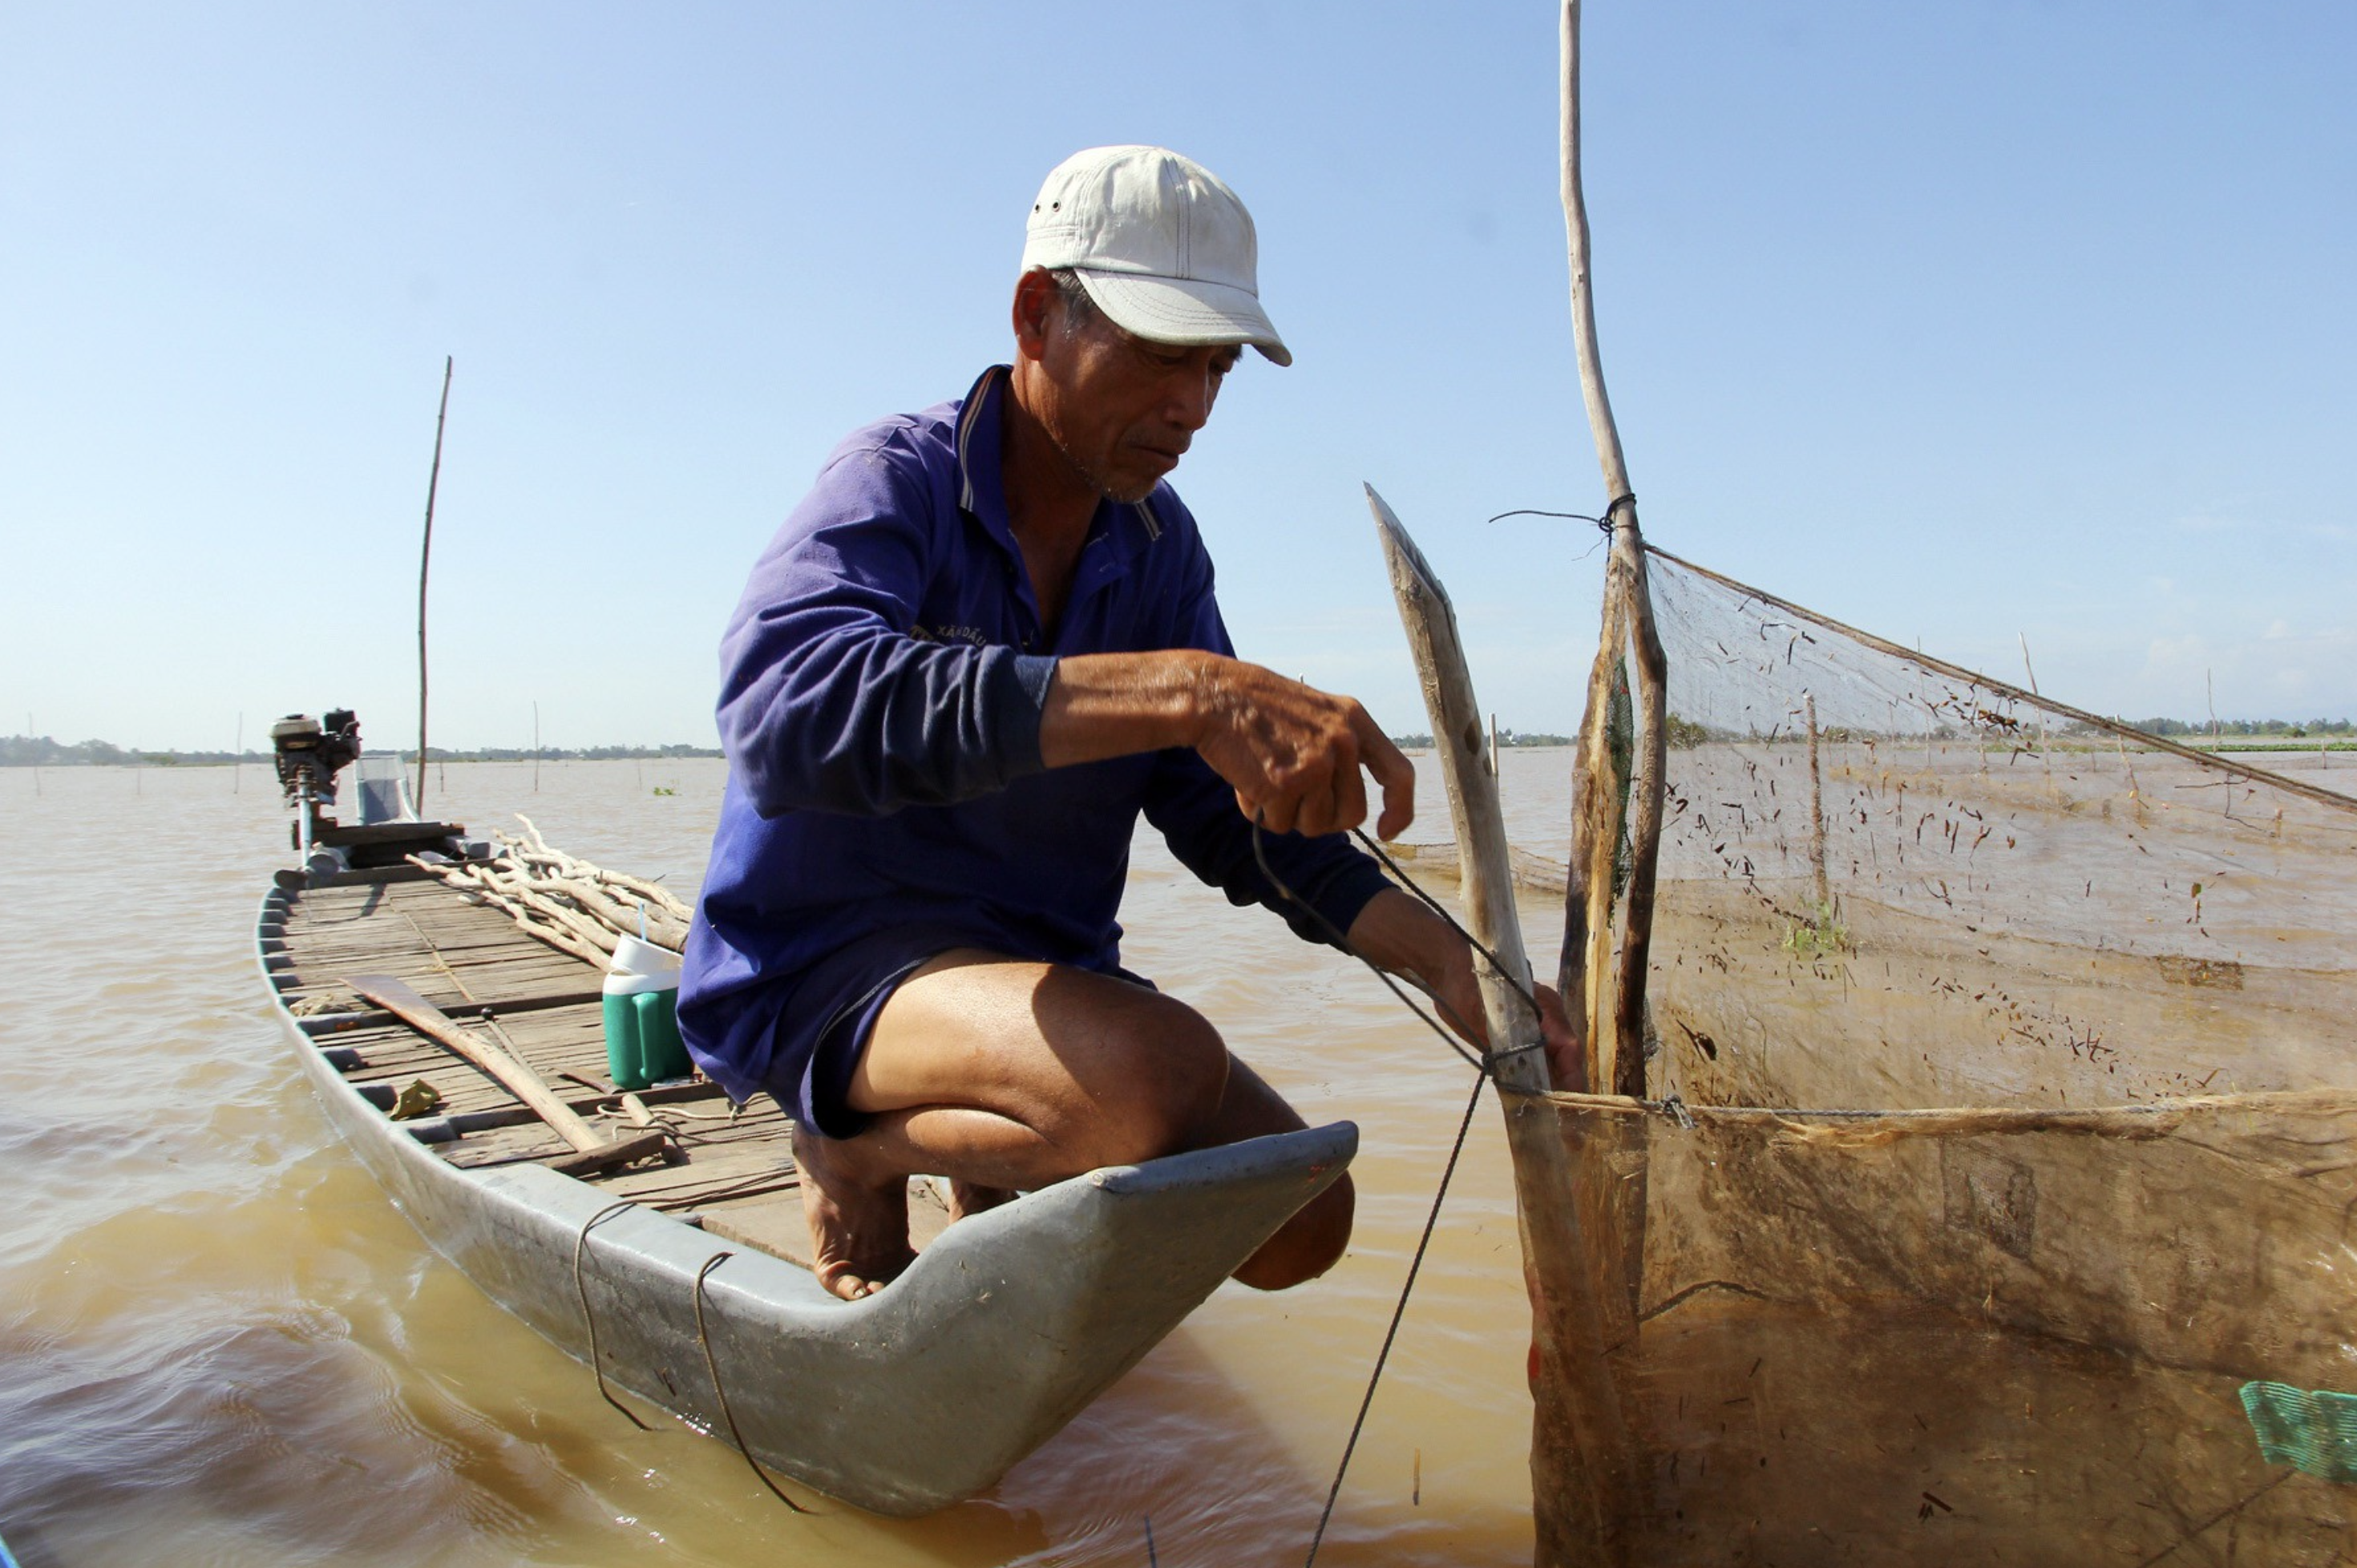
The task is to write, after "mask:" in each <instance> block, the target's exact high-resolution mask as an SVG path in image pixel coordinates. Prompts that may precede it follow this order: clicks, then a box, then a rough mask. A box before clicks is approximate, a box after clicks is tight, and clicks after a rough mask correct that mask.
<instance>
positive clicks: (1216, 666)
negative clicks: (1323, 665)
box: [1194, 659, 1415, 839]
mask: <svg viewBox="0 0 2357 1568" xmlns="http://www.w3.org/2000/svg"><path fill="white" fill-rule="evenodd" d="M1198 680H1199V682H1200V693H1201V694H1200V698H1199V706H1200V711H1201V713H1202V715H1203V718H1202V727H1201V729H1200V731H1199V732H1198V734H1197V736H1196V737H1195V742H1194V745H1195V749H1196V750H1197V751H1199V752H1200V753H1201V754H1202V757H1203V760H1204V761H1206V762H1208V763H1210V764H1211V767H1212V769H1213V770H1214V771H1216V772H1217V773H1218V774H1219V776H1220V777H1221V778H1222V779H1226V780H1227V781H1228V782H1229V783H1230V784H1232V785H1233V786H1235V791H1236V806H1237V809H1238V810H1240V811H1243V814H1244V815H1245V816H1247V817H1251V818H1253V819H1254V820H1255V821H1257V822H1259V823H1260V824H1261V826H1263V827H1265V828H1266V829H1268V830H1269V831H1270V832H1280V833H1282V832H1302V833H1310V834H1317V833H1332V832H1342V831H1343V830H1345V829H1348V828H1355V827H1357V826H1358V825H1359V824H1360V823H1361V822H1365V821H1366V820H1367V790H1366V786H1365V785H1364V784H1363V783H1361V780H1360V779H1359V769H1360V768H1365V769H1366V770H1367V772H1368V773H1370V774H1372V776H1373V777H1374V780H1375V783H1376V784H1377V785H1378V786H1379V787H1380V788H1381V789H1383V817H1382V819H1381V820H1380V821H1379V822H1377V823H1376V825H1375V836H1376V837H1378V838H1386V839H1387V838H1393V837H1395V836H1397V835H1398V834H1399V833H1401V832H1404V831H1405V829H1406V827H1407V825H1408V823H1409V822H1412V821H1414V820H1415V767H1414V766H1413V765H1412V764H1411V763H1410V762H1409V761H1408V759H1407V758H1406V757H1405V756H1403V755H1402V754H1401V752H1400V748H1399V747H1398V746H1394V745H1393V744H1392V743H1391V738H1390V737H1389V736H1386V735H1384V734H1383V731H1382V730H1380V729H1378V728H1376V727H1375V721H1374V720H1373V719H1372V718H1370V717H1369V716H1368V714H1367V710H1366V709H1364V708H1362V707H1361V706H1360V705H1359V703H1358V702H1357V700H1356V699H1355V698H1351V697H1337V696H1334V695H1331V694H1330V693H1325V692H1321V691H1318V689H1317V688H1316V687H1314V686H1305V685H1303V684H1302V683H1301V682H1298V681H1288V680H1286V678H1285V677H1284V676H1282V675H1279V674H1277V673H1276V672H1275V671H1272V670H1264V669H1263V668H1261V667H1260V666H1259V665H1257V664H1246V663H1244V662H1243V661H1242V660H1234V659H1222V660H1218V661H1217V662H1215V663H1211V664H1208V665H1206V666H1204V667H1203V669H1202V670H1201V671H1200V674H1199V676H1198Z"/></svg>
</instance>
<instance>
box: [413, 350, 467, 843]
mask: <svg viewBox="0 0 2357 1568" xmlns="http://www.w3.org/2000/svg"><path fill="white" fill-rule="evenodd" d="M456 366H457V360H454V359H453V358H452V357H451V356H449V355H447V354H445V355H444V356H443V357H442V408H441V412H439V413H436V415H435V416H434V468H433V471H432V472H431V473H430V474H428V475H427V476H426V479H425V543H424V544H422V545H420V546H419V547H418V552H417V800H416V802H415V804H416V807H417V809H418V811H421V812H422V811H425V575H426V569H427V568H428V567H430V566H431V565H432V564H434V497H435V493H436V491H438V490H439V489H441V488H442V430H443V426H445V425H446V424H448V423H449V421H450V372H451V371H452V370H453V369H454V368H456Z"/></svg>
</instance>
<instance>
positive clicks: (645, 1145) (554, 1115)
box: [344, 974, 664, 1173]
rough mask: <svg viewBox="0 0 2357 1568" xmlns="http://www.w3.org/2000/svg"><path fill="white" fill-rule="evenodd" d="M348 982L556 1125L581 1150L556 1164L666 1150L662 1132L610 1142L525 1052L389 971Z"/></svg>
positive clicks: (593, 1163)
mask: <svg viewBox="0 0 2357 1568" xmlns="http://www.w3.org/2000/svg"><path fill="white" fill-rule="evenodd" d="M344 983H345V984H346V985H349V986H350V987H351V988H352V990H353V991H354V992H356V993H359V994H360V995H361V996H363V997H365V998H367V999H368V1000H369V1001H371V1002H373V1003H375V1004H377V1005H378V1006H380V1007H382V1008H383V1009H384V1010H385V1011H386V1012H388V1013H390V1014H392V1015H393V1016H394V1017H396V1018H398V1019H400V1020H401V1021H402V1022H403V1023H404V1024H406V1025H408V1026H410V1027H411V1028H413V1029H414V1030H416V1031H417V1032H418V1033H419V1034H421V1035H424V1036H425V1037H426V1038H427V1039H429V1040H432V1041H434V1042H435V1043H436V1044H437V1045H440V1046H442V1047H445V1048H447V1049H448V1050H451V1051H455V1052H456V1053H457V1055H458V1056H460V1057H461V1058H465V1059H466V1060H468V1061H469V1062H472V1063H473V1064H474V1065H475V1066H477V1067H479V1068H481V1069H483V1070H484V1071H485V1072H487V1073H489V1074H490V1075H491V1077H493V1078H494V1079H498V1080H499V1081H500V1084H501V1085H502V1086H504V1087H505V1088H506V1089H507V1090H508V1092H510V1093H511V1094H513V1095H514V1096H515V1097H516V1098H517V1099H518V1100H521V1101H523V1102H524V1103H525V1104H526V1105H528V1106H530V1107H531V1108H532V1109H533V1111H534V1112H537V1113H538V1114H539V1116H540V1119H541V1120H542V1121H544V1122H547V1123H548V1124H549V1126H550V1127H552V1128H553V1129H554V1130H555V1132H556V1134H557V1136H559V1137H561V1138H563V1139H564V1140H565V1142H566V1143H567V1144H571V1145H573V1148H574V1150H575V1152H576V1155H581V1156H583V1157H582V1158H579V1159H571V1160H565V1161H564V1162H562V1163H561V1164H560V1165H559V1167H558V1168H560V1169H563V1170H565V1171H566V1172H568V1173H578V1172H582V1171H586V1170H592V1169H605V1168H607V1167H609V1166H612V1165H628V1164H629V1163H630V1161H632V1160H640V1159H644V1158H646V1157H647V1156H649V1155H660V1154H662V1149H663V1141H664V1140H663V1136H662V1133H653V1134H641V1135H640V1136H639V1137H636V1138H626V1139H624V1140H622V1141H621V1142H619V1143H608V1142H607V1141H606V1140H605V1139H604V1138H602V1137H600V1136H598V1134H597V1129H596V1128H595V1127H592V1126H590V1125H589V1123H588V1122H585V1121H583V1120H582V1118H581V1115H580V1113H579V1112H576V1111H575V1110H574V1109H573V1107H571V1106H570V1105H567V1104H565V1101H563V1100H562V1099H560V1098H558V1096H557V1093H556V1091H555V1090H553V1089H551V1088H549V1087H548V1085H547V1084H546V1083H545V1082H544V1081H543V1080H542V1079H541V1076H540V1075H539V1074H538V1073H536V1072H534V1071H533V1070H532V1069H531V1068H529V1067H527V1066H526V1065H524V1063H523V1061H522V1058H518V1057H514V1056H511V1055H510V1054H509V1053H508V1052H507V1051H506V1050H504V1049H502V1048H501V1047H499V1046H497V1045H495V1044H493V1043H492V1042H490V1041H489V1040H486V1039H482V1038H480V1037H479V1036H474V1035H470V1034H468V1032H467V1031H466V1030H464V1029H462V1028H460V1027H459V1026H458V1025H457V1021H456V1020H455V1019H453V1018H452V1017H451V1016H450V1015H448V1014H447V1013H445V1012H443V1011H442V1009H440V1008H439V1007H436V1006H435V1005H434V1004H432V1003H431V1002H428V1001H426V1000H425V998H424V997H423V996H420V995H419V994H417V993H416V992H415V991H414V990H413V989H412V988H411V987H410V986H409V984H408V983H406V982H404V981H401V980H396V979H394V978H393V976H391V975H386V974H362V975H353V976H348V977H347V978H346V979H345V981H344Z"/></svg>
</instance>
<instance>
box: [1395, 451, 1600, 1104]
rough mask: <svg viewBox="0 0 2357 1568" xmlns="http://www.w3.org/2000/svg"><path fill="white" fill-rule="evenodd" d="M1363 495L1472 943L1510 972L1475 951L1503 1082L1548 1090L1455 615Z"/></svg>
mask: <svg viewBox="0 0 2357 1568" xmlns="http://www.w3.org/2000/svg"><path fill="white" fill-rule="evenodd" d="M1366 489H1367V506H1368V508H1369V510H1372V512H1373V513H1374V514H1375V532H1376V534H1377V535H1378V536H1379V537H1380V538H1381V540H1382V541H1383V560H1384V562H1385V563H1386V564H1388V565H1389V566H1390V568H1391V578H1392V593H1393V595H1394V596H1395V597H1396V598H1397V599H1398V600H1399V607H1400V620H1401V622H1402V624H1403V625H1404V626H1405V628H1407V643H1408V651H1409V652H1410V653H1412V654H1413V655H1414V656H1415V670H1416V677H1417V680H1418V681H1419V682H1421V683H1422V685H1423V687H1424V704H1425V711H1426V713H1427V714H1429V715H1430V717H1431V721H1432V750H1433V755H1434V756H1435V757H1437V759H1438V760H1439V763H1440V777H1441V780H1442V782H1443V783H1444V784H1446V785H1447V786H1448V806H1449V816H1450V818H1451V820H1452V821H1453V822H1455V824H1456V828H1457V856H1458V867H1459V875H1460V877H1461V878H1462V881H1461V884H1460V886H1461V889H1462V893H1463V897H1464V903H1465V913H1466V919H1467V922H1468V923H1469V925H1470V926H1471V928H1472V930H1473V936H1474V940H1477V941H1479V942H1480V943H1481V945H1482V946H1484V947H1486V948H1488V949H1489V950H1491V952H1493V953H1495V954H1496V955H1497V956H1498V961H1499V962H1500V963H1501V964H1502V965H1503V966H1504V967H1505V970H1506V972H1504V973H1502V974H1501V973H1500V972H1498V971H1496V970H1494V969H1492V968H1491V966H1490V965H1489V964H1488V963H1487V962H1485V961H1482V960H1481V959H1480V957H1479V956H1478V955H1477V956H1476V957H1475V959H1474V961H1473V967H1474V970H1475V972H1477V973H1478V974H1479V975H1480V979H1481V1008H1482V1012H1483V1014H1484V1015H1485V1016H1486V1017H1487V1020H1488V1023H1489V1028H1490V1039H1491V1042H1492V1044H1493V1046H1494V1047H1496V1048H1497V1049H1499V1050H1501V1051H1511V1052H1512V1053H1513V1054H1512V1055H1509V1056H1505V1057H1502V1058H1500V1060H1499V1062H1498V1066H1497V1077H1498V1081H1499V1082H1500V1083H1501V1084H1504V1085H1506V1086H1507V1087H1509V1088H1512V1089H1521V1090H1529V1091H1531V1092H1533V1093H1538V1094H1543V1093H1544V1092H1545V1091H1546V1090H1548V1089H1550V1088H1552V1087H1554V1085H1553V1082H1552V1080H1551V1079H1549V1077H1548V1073H1547V1064H1546V1053H1545V1052H1544V1051H1543V1050H1539V1049H1536V1048H1535V1047H1537V1046H1538V1044H1539V1041H1540V1038H1541V1036H1540V1031H1539V1019H1538V1015H1537V1014H1536V1013H1535V1012H1534V1011H1532V1009H1531V1006H1530V1004H1528V1003H1527V1002H1525V1001H1523V995H1522V993H1523V992H1527V991H1528V990H1529V989H1530V984H1531V965H1530V960H1529V959H1528V958H1527V957H1526V956H1524V954H1523V927H1522V920H1521V918H1520V917H1519V916H1518V915H1517V914H1516V913H1515V911H1514V879H1513V869H1512V863H1511V861H1510V858H1509V856H1508V854H1507V850H1506V818H1505V813H1504V811H1502V810H1501V808H1500V806H1499V803H1498V779H1497V775H1496V774H1495V773H1494V772H1492V771H1491V769H1490V768H1487V767H1485V766H1484V760H1485V759H1484V757H1483V756H1482V747H1481V741H1482V736H1481V710H1480V705H1479V704H1478V703H1476V702H1475V700H1474V696H1473V678H1472V675H1471V674H1470V672H1469V671H1468V670H1467V669H1466V665H1465V652H1464V649H1463V647H1462V645H1461V644H1460V643H1459V642H1458V636H1457V612H1456V610H1455V608H1454V607H1451V606H1450V604H1449V602H1448V593H1447V592H1446V591H1445V590H1444V589H1443V588H1442V587H1441V585H1440V583H1439V580H1438V579H1437V578H1436V577H1435V576H1434V575H1433V574H1432V568H1431V566H1430V565H1429V564H1426V561H1425V559H1424V553H1423V552H1422V551H1420V550H1418V549H1417V548H1416V547H1415V541H1414V540H1413V539H1410V538H1409V537H1408V534H1407V530H1406V529H1405V528H1403V527H1401V526H1400V521H1399V519H1398V518H1397V517H1396V516H1394V514H1393V512H1392V509H1391V508H1390V507H1389V506H1387V505H1385V504H1384V501H1383V497H1381V496H1379V495H1377V494H1376V493H1375V488H1374V487H1373V486H1372V485H1369V486H1368V487H1367V488H1366ZM1518 988H1519V989H1518Z"/></svg>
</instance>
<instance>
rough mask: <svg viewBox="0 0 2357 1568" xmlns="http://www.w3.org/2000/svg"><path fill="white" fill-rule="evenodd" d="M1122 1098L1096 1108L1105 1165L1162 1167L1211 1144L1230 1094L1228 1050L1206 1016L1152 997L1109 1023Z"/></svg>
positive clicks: (1108, 1040)
mask: <svg viewBox="0 0 2357 1568" xmlns="http://www.w3.org/2000/svg"><path fill="white" fill-rule="evenodd" d="M1103 1027H1104V1029H1105V1030H1106V1032H1107V1037H1106V1042H1105V1043H1106V1045H1107V1046H1108V1047H1109V1048H1110V1050H1111V1052H1112V1053H1113V1055H1114V1057H1115V1058H1117V1060H1118V1061H1119V1062H1120V1063H1121V1068H1120V1070H1119V1073H1118V1081H1119V1085H1120V1087H1119V1090H1118V1091H1117V1092H1115V1093H1112V1094H1108V1095H1105V1096H1104V1097H1103V1099H1102V1100H1101V1101H1100V1102H1099V1104H1098V1106H1097V1107H1096V1112H1097V1114H1096V1116H1095V1118H1094V1119H1095V1121H1096V1122H1097V1133H1098V1137H1099V1139H1100V1140H1101V1146H1100V1150H1099V1152H1100V1153H1101V1154H1102V1155H1104V1157H1103V1158H1102V1159H1100V1160H1099V1161H1098V1162H1097V1163H1098V1164H1101V1165H1125V1164H1129V1163H1132V1162H1135V1161H1137V1160H1151V1159H1158V1158H1160V1157H1161V1156H1163V1155H1175V1154H1178V1153H1180V1152H1181V1151H1183V1150H1187V1149H1193V1148H1200V1147H1201V1146H1202V1145H1203V1144H1205V1143H1206V1142H1208V1141H1209V1139H1210V1134H1211V1130H1212V1127H1213V1126H1214V1124H1215V1123H1216V1122H1217V1120H1218V1117H1219V1112H1220V1102H1221V1100H1222V1097H1223V1096H1224V1095H1225V1093H1226V1091H1227V1083H1228V1047H1227V1043H1226V1042H1225V1041H1223V1040H1222V1039H1221V1038H1220V1033H1219V1031H1218V1030H1217V1029H1215V1028H1213V1027H1212V1026H1211V1023H1210V1022H1209V1021H1208V1020H1207V1019H1205V1018H1204V1017H1203V1015H1201V1014H1200V1013H1198V1012H1196V1011H1195V1010H1194V1009H1193V1008H1191V1007H1189V1006H1187V1005H1186V1004H1183V1003H1179V1002H1174V1001H1172V1000H1170V999H1169V998H1168V997H1165V996H1157V995H1153V994H1151V993H1148V994H1147V995H1146V996H1144V997H1142V998H1140V999H1139V1004H1137V1005H1135V1006H1129V1007H1125V1008H1123V1009H1121V1011H1120V1013H1119V1014H1118V1015H1115V1016H1114V1017H1110V1018H1108V1019H1106V1020H1105V1021H1104V1024H1103Z"/></svg>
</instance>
